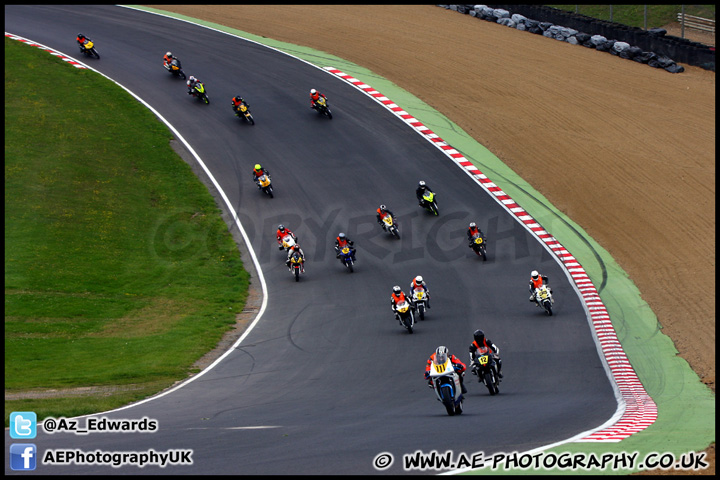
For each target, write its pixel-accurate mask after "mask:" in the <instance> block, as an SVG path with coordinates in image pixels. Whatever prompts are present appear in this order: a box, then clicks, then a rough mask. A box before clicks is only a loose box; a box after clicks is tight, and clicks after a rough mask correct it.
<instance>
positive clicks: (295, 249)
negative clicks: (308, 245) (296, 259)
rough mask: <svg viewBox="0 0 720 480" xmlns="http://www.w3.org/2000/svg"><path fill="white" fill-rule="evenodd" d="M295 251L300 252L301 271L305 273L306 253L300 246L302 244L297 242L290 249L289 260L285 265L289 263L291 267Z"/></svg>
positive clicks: (288, 265)
mask: <svg viewBox="0 0 720 480" xmlns="http://www.w3.org/2000/svg"><path fill="white" fill-rule="evenodd" d="M294 253H298V254H300V261H301V263H300V273H305V253H304V252H303V251H302V248H300V245H298V244H297V243H296V244H295V245H293V247H292V248H290V249H289V250H288V254H287V260H285V265H287V267H288V268H290V259H291V258H292V256H293V254H294Z"/></svg>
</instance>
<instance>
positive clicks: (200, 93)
mask: <svg viewBox="0 0 720 480" xmlns="http://www.w3.org/2000/svg"><path fill="white" fill-rule="evenodd" d="M192 96H193V97H196V98H200V99H201V100H202V101H203V102H205V103H206V104H209V103H210V98H209V97H208V96H207V93H206V92H205V84H204V83H202V82H197V84H196V85H195V88H193V93H192Z"/></svg>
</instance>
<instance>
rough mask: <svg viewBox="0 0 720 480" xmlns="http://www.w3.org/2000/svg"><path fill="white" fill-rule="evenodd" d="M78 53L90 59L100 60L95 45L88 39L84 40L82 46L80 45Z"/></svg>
mask: <svg viewBox="0 0 720 480" xmlns="http://www.w3.org/2000/svg"><path fill="white" fill-rule="evenodd" d="M80 51H81V52H82V53H83V55H85V56H86V57H90V58H93V57H94V58H97V59H98V60H100V54H98V52H97V50H95V44H94V43H93V41H92V40H90V39H85V41H84V42H83V44H82V45H80Z"/></svg>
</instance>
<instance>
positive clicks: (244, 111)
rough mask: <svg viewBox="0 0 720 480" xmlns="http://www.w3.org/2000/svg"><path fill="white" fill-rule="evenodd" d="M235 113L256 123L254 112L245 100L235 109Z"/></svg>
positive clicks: (253, 123) (252, 123)
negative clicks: (251, 111)
mask: <svg viewBox="0 0 720 480" xmlns="http://www.w3.org/2000/svg"><path fill="white" fill-rule="evenodd" d="M235 114H236V115H237V116H238V117H239V116H242V117H243V118H244V119H245V120H247V121H248V122H250V125H255V119H254V118H253V116H252V113H250V109H249V108H248V106H247V105H245V102H243V103H241V104H240V106H239V107H238V108H237V109H235Z"/></svg>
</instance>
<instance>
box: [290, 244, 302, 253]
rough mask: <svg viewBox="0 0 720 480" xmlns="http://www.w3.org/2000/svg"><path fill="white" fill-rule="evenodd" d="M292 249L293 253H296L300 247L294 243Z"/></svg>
mask: <svg viewBox="0 0 720 480" xmlns="http://www.w3.org/2000/svg"><path fill="white" fill-rule="evenodd" d="M292 249H293V251H295V252H297V251H298V250H300V245H298V244H297V243H296V244H295V245H293V247H292Z"/></svg>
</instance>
